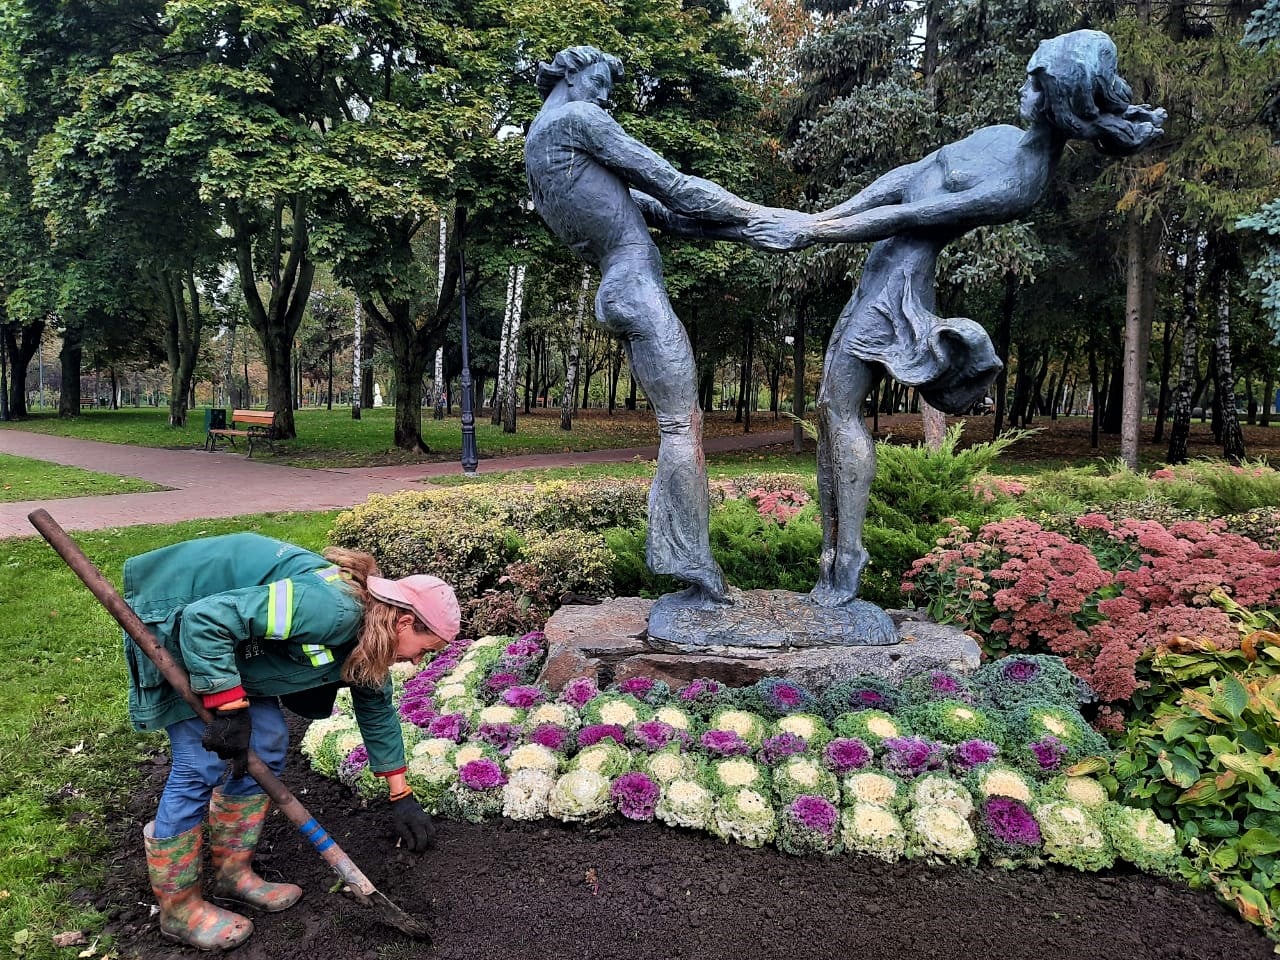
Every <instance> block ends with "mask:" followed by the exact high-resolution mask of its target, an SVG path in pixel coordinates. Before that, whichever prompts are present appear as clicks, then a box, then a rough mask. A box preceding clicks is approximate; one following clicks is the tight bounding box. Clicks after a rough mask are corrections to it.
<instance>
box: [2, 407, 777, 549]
mask: <svg viewBox="0 0 1280 960" xmlns="http://www.w3.org/2000/svg"><path fill="white" fill-rule="evenodd" d="M790 438H791V431H790V430H786V431H771V432H768V433H752V434H736V435H733V436H728V437H714V438H711V439H709V440H706V441H704V443H703V447H704V449H705V450H706V451H707V452H708V453H723V452H726V451H731V450H750V449H754V448H756V447H762V446H767V445H770V444H775V443H785V442H787V441H788V440H790ZM0 453H8V454H13V455H15V456H20V457H30V458H32V459H35V460H48V461H51V462H53V463H61V464H64V465H66V466H72V467H81V468H83V469H86V470H94V471H96V472H98V473H108V474H114V475H116V476H122V477H138V478H139V479H142V480H149V481H150V482H152V483H155V484H159V485H161V486H165V487H170V488H171V489H169V490H164V491H159V492H156V493H126V494H117V495H114V496H98V497H75V498H71V499H66V500H28V501H24V502H18V503H0V539H3V538H5V537H25V536H34V535H35V531H34V530H33V529H32V527H31V524H30V522H29V521H28V520H27V514H29V513H30V512H31V511H33V510H35V509H36V508H38V507H44V508H45V509H46V510H48V511H49V513H51V514H52V515H53V517H54V519H56V520H57V521H58V523H60V524H61V525H62V526H63V527H64V528H66V529H67V530H100V529H103V528H106V527H128V526H134V525H137V524H143V523H177V522H178V521H180V520H203V519H206V518H213V517H233V516H239V515H241V514H252V513H270V512H274V511H280V510H333V509H338V508H341V507H350V506H352V505H354V504H357V503H361V502H362V501H364V500H365V499H367V498H368V497H369V495H370V494H373V493H394V492H395V491H397V490H404V489H407V488H410V487H412V486H413V485H414V484H417V483H420V482H421V481H422V480H423V479H424V478H426V477H435V476H442V475H446V474H457V473H459V472H460V471H461V467H460V466H459V465H458V464H457V463H456V462H451V463H416V464H408V465H405V466H388V467H353V468H343V469H334V470H307V469H300V468H297V467H285V466H281V465H279V464H274V463H268V462H263V461H258V460H249V459H247V458H246V457H244V456H243V455H241V454H237V453H229V452H221V451H219V452H217V453H205V452H204V451H203V450H160V449H156V448H154V447H133V446H127V445H124V444H118V443H100V442H98V441H96V440H72V439H69V438H67V437H51V436H46V435H44V434H39V433H27V432H25V431H21V430H0ZM657 455H658V448H657V446H656V445H655V446H648V447H628V448H623V449H616V450H593V451H590V452H584V453H553V454H537V455H529V456H520V457H502V458H497V459H489V460H481V461H480V466H479V471H480V472H481V473H493V472H496V471H500V470H523V469H528V468H538V467H568V466H575V465H578V464H584V463H624V462H626V461H629V460H634V459H636V458H637V457H638V458H640V459H642V460H652V459H654V458H655V457H656V456H657Z"/></svg>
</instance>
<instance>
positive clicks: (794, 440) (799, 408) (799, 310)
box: [791, 300, 862, 453]
mask: <svg viewBox="0 0 1280 960" xmlns="http://www.w3.org/2000/svg"><path fill="white" fill-rule="evenodd" d="M804 314H805V303H804V300H801V301H800V302H799V303H797V304H796V322H795V332H794V333H793V334H792V338H793V341H794V342H793V343H792V347H791V364H792V366H793V367H794V368H795V381H794V383H793V385H792V388H791V413H792V415H793V416H795V417H798V418H799V419H797V420H796V423H795V425H794V426H793V427H792V428H791V449H792V450H793V451H794V452H796V453H800V452H801V451H803V450H804V427H802V426H801V425H800V420H803V419H804V415H805V413H806V412H807V411H806V409H805V406H806V401H805V395H804ZM858 415H859V416H861V415H862V411H861V410H859V411H858Z"/></svg>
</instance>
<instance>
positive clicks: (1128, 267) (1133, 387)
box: [1120, 208, 1145, 470]
mask: <svg viewBox="0 0 1280 960" xmlns="http://www.w3.org/2000/svg"><path fill="white" fill-rule="evenodd" d="M1127 246H1128V253H1127V258H1126V261H1125V311H1124V397H1123V400H1122V403H1121V415H1120V459H1121V460H1123V461H1124V464H1125V466H1127V467H1128V468H1129V469H1130V470H1137V469H1138V428H1139V426H1140V425H1141V423H1142V395H1143V387H1144V380H1145V376H1144V373H1145V371H1144V370H1143V363H1142V340H1143V337H1142V320H1143V315H1142V314H1143V311H1142V264H1143V256H1142V221H1141V220H1140V219H1139V215H1138V211H1137V209H1136V208H1134V209H1131V210H1130V211H1129V224H1128V243H1127Z"/></svg>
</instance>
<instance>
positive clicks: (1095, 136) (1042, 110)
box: [1022, 30, 1164, 156]
mask: <svg viewBox="0 0 1280 960" xmlns="http://www.w3.org/2000/svg"><path fill="white" fill-rule="evenodd" d="M1022 115H1023V116H1024V117H1025V118H1026V119H1028V120H1031V121H1033V122H1035V121H1041V120H1043V121H1045V122H1047V123H1049V124H1051V125H1052V126H1054V127H1056V128H1057V129H1058V130H1060V131H1062V132H1063V133H1065V134H1066V135H1067V136H1069V137H1072V138H1074V139H1079V140H1092V141H1093V142H1094V143H1095V144H1096V145H1097V147H1098V149H1099V150H1101V151H1102V152H1103V153H1108V154H1112V155H1117V156H1125V155H1128V154H1131V153H1137V152H1138V151H1139V150H1141V149H1142V148H1143V147H1145V146H1147V144H1149V143H1150V142H1151V141H1152V140H1154V139H1155V138H1156V137H1158V136H1160V134H1161V133H1163V129H1162V126H1161V125H1162V124H1163V123H1164V111H1163V110H1151V109H1149V108H1145V107H1135V106H1133V91H1132V90H1131V89H1130V88H1129V84H1127V83H1125V81H1124V78H1123V77H1121V76H1120V74H1119V71H1118V68H1117V65H1116V45H1115V44H1114V43H1113V42H1112V41H1111V38H1110V37H1109V36H1107V35H1106V34H1105V33H1103V32H1101V31H1100V30H1076V31H1074V32H1073V33H1064V34H1062V35H1061V36H1058V37H1053V38H1052V39H1050V40H1042V41H1040V46H1039V47H1038V48H1036V52H1035V53H1034V54H1032V56H1031V60H1030V61H1029V62H1028V63H1027V82H1026V84H1024V85H1023V88H1022Z"/></svg>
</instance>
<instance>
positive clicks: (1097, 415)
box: [1089, 347, 1102, 450]
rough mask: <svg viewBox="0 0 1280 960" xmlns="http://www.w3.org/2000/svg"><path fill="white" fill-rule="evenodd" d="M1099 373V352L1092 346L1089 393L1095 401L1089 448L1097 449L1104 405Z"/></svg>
mask: <svg viewBox="0 0 1280 960" xmlns="http://www.w3.org/2000/svg"><path fill="white" fill-rule="evenodd" d="M1098 375H1099V374H1098V353H1097V351H1096V350H1094V349H1093V348H1092V347H1091V348H1090V349H1089V393H1090V396H1091V399H1092V401H1093V403H1092V406H1093V417H1092V419H1091V420H1090V422H1089V448H1090V449H1091V450H1097V449H1098V444H1099V442H1100V440H1101V438H1100V437H1099V436H1098V433H1099V429H1100V428H1101V426H1102V407H1101V404H1100V402H1099V401H1100V400H1101V397H1102V389H1101V387H1102V385H1101V384H1100V383H1099V382H1098Z"/></svg>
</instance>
